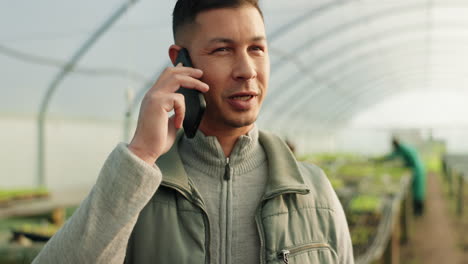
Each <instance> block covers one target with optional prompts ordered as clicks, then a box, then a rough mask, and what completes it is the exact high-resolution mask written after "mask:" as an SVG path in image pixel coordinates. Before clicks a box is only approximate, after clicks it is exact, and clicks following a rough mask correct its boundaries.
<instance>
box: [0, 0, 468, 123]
mask: <svg viewBox="0 0 468 264" xmlns="http://www.w3.org/2000/svg"><path fill="white" fill-rule="evenodd" d="M174 3H175V1H174V0H172V1H145V0H140V1H89V0H83V1H75V2H64V1H51V0H44V1H32V2H24V1H8V3H7V2H3V3H2V4H1V5H3V6H2V8H1V10H2V11H1V12H0V14H1V15H0V22H1V23H0V28H1V32H2V33H3V34H2V36H1V37H0V56H1V58H2V59H1V60H0V67H1V68H2V73H3V75H2V76H3V78H2V91H3V94H4V95H3V96H2V97H0V105H1V108H0V113H28V114H37V113H39V112H40V109H41V104H42V106H43V107H42V109H43V110H44V111H45V113H46V114H50V115H61V116H65V117H67V116H73V117H77V116H79V117H83V116H85V117H93V118H111V119H121V118H123V116H124V114H125V112H126V111H127V109H128V108H130V109H133V112H137V108H138V106H139V101H140V100H141V97H142V95H143V94H144V92H145V91H146V90H147V89H148V88H149V87H150V86H151V85H152V83H153V82H154V81H155V80H156V78H157V76H158V75H159V72H160V71H161V70H162V69H164V68H165V67H167V66H168V65H170V63H169V59H168V56H167V49H168V47H169V45H170V44H172V33H171V12H172V8H173V5H174ZM261 4H262V9H263V12H264V15H265V22H266V27H267V31H268V38H269V48H270V56H271V80H270V87H269V95H268V97H267V99H266V100H265V103H264V105H263V110H262V114H261V116H260V118H259V125H260V126H262V127H265V128H270V129H273V130H278V129H293V130H298V129H306V130H307V129H310V128H311V127H313V126H317V125H320V126H325V127H326V126H336V125H338V126H342V125H344V124H347V123H348V122H350V120H352V119H353V118H355V117H356V116H357V115H359V114H360V113H363V112H365V111H366V110H369V109H371V108H372V107H375V106H376V105H378V104H380V103H382V102H384V101H386V100H388V99H389V98H392V97H395V96H397V95H399V94H402V93H405V92H408V91H413V92H414V91H416V92H419V93H427V92H428V91H442V92H452V93H457V94H463V93H464V94H465V95H466V94H468V92H467V90H468V89H467V87H466V84H467V83H468V82H467V80H466V78H467V76H468V75H467V74H466V69H467V68H468V67H467V66H468V65H467V64H468V60H467V55H468V53H467V49H466V47H467V44H468V31H467V28H468V27H467V26H468V15H467V14H468V2H467V1H459V0H425V1H417V0H414V1H407V0H391V1H371V0H360V1H345V0H339V1H338V0H335V1H331V0H328V1H326V0H314V1H310V0H295V1H280V0H268V1H265V0H264V1H261ZM118 10H120V11H121V12H120V13H116V12H117V11H118ZM112 15H114V18H115V22H114V21H112V23H111V22H109V18H110V17H111V16H112ZM106 21H108V22H109V25H108V27H103V24H104V23H105V22H106ZM98 29H101V33H102V34H101V35H96V34H95V33H96V32H97V30H98ZM93 34H95V35H94V37H95V42H93V43H92V44H91V45H89V47H88V48H89V49H85V47H87V46H84V45H85V43H86V42H87V41H90V39H91V40H92V36H93ZM80 51H82V53H79V52H80ZM73 58H74V59H75V60H76V65H73V64H70V61H72V60H73ZM67 63H68V64H67ZM68 71H70V72H68ZM61 73H63V74H61ZM54 80H55V83H54ZM48 91H49V95H50V97H47V96H46V95H47V92H48ZM128 91H133V92H128ZM132 93H133V94H134V95H135V96H134V97H132V96H129V95H127V94H132ZM47 98H48V99H49V100H48V99H47ZM132 98H133V100H131V99H132ZM440 100H442V98H441V99H440ZM45 102H46V104H45ZM103 102H105V103H104V105H103ZM441 104H442V102H441ZM415 107H417V106H415ZM465 116H466V115H465Z"/></svg>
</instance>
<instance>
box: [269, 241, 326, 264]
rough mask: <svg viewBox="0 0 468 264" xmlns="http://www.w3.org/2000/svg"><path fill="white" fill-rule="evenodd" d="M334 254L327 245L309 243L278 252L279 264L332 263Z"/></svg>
mask: <svg viewBox="0 0 468 264" xmlns="http://www.w3.org/2000/svg"><path fill="white" fill-rule="evenodd" d="M333 255H334V253H333V250H332V249H331V247H330V245H329V244H327V243H317V242H315V243H309V244H304V245H300V246H295V247H290V248H285V249H283V250H281V251H279V252H278V254H277V260H278V261H279V263H285V264H288V263H334V261H333V259H334V256H333ZM304 261H306V262H304ZM317 261H318V262H317Z"/></svg>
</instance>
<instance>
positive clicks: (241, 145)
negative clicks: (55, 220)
mask: <svg viewBox="0 0 468 264" xmlns="http://www.w3.org/2000/svg"><path fill="white" fill-rule="evenodd" d="M179 151H180V155H181V158H182V160H183V162H184V164H185V169H186V171H187V174H188V175H189V178H190V180H191V181H192V182H193V183H194V185H195V186H196V187H197V188H198V190H199V192H200V193H201V195H202V198H203V199H204V202H205V204H206V207H207V213H208V217H209V218H210V222H212V223H217V224H214V225H212V228H213V230H212V231H211V236H212V237H211V241H212V243H211V248H210V250H211V253H212V256H213V260H215V262H216V263H246V262H245V261H246V260H252V261H253V263H258V259H259V248H260V242H259V238H258V234H257V231H256V227H255V222H254V214H255V209H256V208H257V206H258V204H259V201H260V197H261V196H262V195H263V190H264V188H265V184H266V178H267V168H268V167H267V163H266V156H265V153H264V151H263V149H262V147H261V146H260V144H259V142H258V130H257V128H254V129H253V130H252V131H251V132H250V133H249V134H248V135H246V136H242V137H240V138H239V140H238V142H237V143H236V145H235V148H234V150H233V152H232V154H231V157H230V159H229V166H226V161H227V159H226V158H225V157H224V154H223V151H222V149H221V146H220V145H219V143H218V142H217V140H216V138H214V137H205V136H204V135H203V134H202V133H197V135H196V137H195V138H194V139H193V140H187V139H185V138H184V139H183V142H182V144H181V145H180V150H179ZM226 168H228V172H229V173H228V175H229V179H225V176H226ZM161 177H164V175H161V172H160V170H159V168H157V167H156V166H153V167H152V166H149V165H148V164H146V163H145V162H143V161H142V160H140V159H139V158H138V157H137V156H135V155H134V154H133V153H132V152H131V151H129V150H128V148H127V147H126V145H125V144H123V143H121V144H119V145H118V146H117V147H116V148H115V149H114V151H113V152H112V153H111V154H110V155H109V157H108V158H107V160H106V162H105V164H104V166H103V168H102V169H101V172H100V174H99V177H98V180H97V182H96V184H95V185H94V186H93V189H92V190H91V192H90V194H89V195H88V196H87V197H86V198H85V200H84V201H83V202H82V204H81V205H80V207H79V209H78V210H77V211H76V212H75V214H74V215H73V216H72V217H71V218H70V220H69V221H67V223H66V224H65V225H64V227H63V228H62V229H61V230H60V231H59V232H58V233H57V234H56V235H55V236H54V237H53V238H52V239H51V240H50V241H49V242H48V243H47V244H46V246H45V247H44V249H43V250H42V251H41V252H40V253H39V255H38V256H37V257H36V259H35V260H34V262H33V263H123V261H124V258H125V252H126V248H127V243H128V240H129V237H130V234H131V232H132V230H133V227H134V226H135V223H136V221H137V218H138V214H139V213H140V211H141V210H142V209H143V207H144V206H145V205H146V204H147V203H148V201H149V200H150V199H151V197H152V196H153V195H154V193H155V192H156V191H157V189H158V187H159V185H160V183H161Z"/></svg>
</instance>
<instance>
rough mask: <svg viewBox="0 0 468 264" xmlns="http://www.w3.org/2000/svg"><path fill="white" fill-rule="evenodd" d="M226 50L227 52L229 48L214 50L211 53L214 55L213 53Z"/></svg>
mask: <svg viewBox="0 0 468 264" xmlns="http://www.w3.org/2000/svg"><path fill="white" fill-rule="evenodd" d="M228 50H229V48H226V47H223V48H217V49H215V50H214V51H213V53H215V52H224V51H228Z"/></svg>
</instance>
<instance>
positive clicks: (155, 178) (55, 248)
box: [33, 143, 162, 264]
mask: <svg viewBox="0 0 468 264" xmlns="http://www.w3.org/2000/svg"><path fill="white" fill-rule="evenodd" d="M161 180H162V175H161V171H160V170H159V168H157V167H156V165H154V166H153V167H152V166H150V165H148V164H147V163H145V162H144V161H143V160H141V159H139V158H138V157H137V156H136V155H134V154H133V153H132V152H131V151H130V150H129V149H128V148H127V146H126V144H124V143H120V144H119V145H118V146H117V147H116V148H115V149H114V150H113V151H112V153H111V154H110V155H109V157H108V158H107V160H106V162H105V163H104V166H103V168H102V169H101V172H100V174H99V177H98V179H97V182H96V184H95V185H94V186H93V188H92V190H91V192H90V193H89V195H88V196H87V197H86V198H85V199H84V201H83V202H82V203H81V205H80V207H79V208H78V209H77V211H76V212H75V213H74V214H73V216H72V217H71V218H70V219H69V220H68V221H67V222H66V223H65V225H64V226H63V227H62V228H61V229H60V230H59V231H58V232H57V233H56V234H55V235H54V236H53V237H52V238H51V239H50V240H49V242H48V243H47V244H46V245H45V246H44V248H43V249H42V250H41V252H40V253H39V255H38V256H37V257H36V258H35V259H34V261H33V263H34V264H40V263H123V262H124V258H125V252H126V247H127V243H128V240H129V237H130V234H131V232H132V230H133V227H134V226H135V223H136V221H137V218H138V215H139V213H140V211H141V210H142V209H143V207H144V206H145V205H146V204H147V203H148V201H149V200H150V199H151V197H152V196H153V195H154V193H155V192H156V190H157V189H158V187H159V185H160V183H161Z"/></svg>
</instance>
